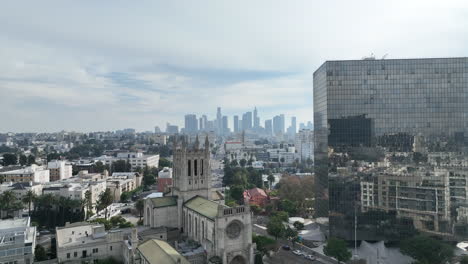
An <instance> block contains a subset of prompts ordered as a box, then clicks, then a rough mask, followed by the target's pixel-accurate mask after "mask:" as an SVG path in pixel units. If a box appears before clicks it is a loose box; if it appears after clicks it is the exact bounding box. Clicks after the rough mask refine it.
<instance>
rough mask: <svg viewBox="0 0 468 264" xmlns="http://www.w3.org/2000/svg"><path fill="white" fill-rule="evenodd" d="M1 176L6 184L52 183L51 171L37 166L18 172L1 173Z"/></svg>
mask: <svg viewBox="0 0 468 264" xmlns="http://www.w3.org/2000/svg"><path fill="white" fill-rule="evenodd" d="M0 176H1V177H3V181H5V182H37V183H45V182H49V181H50V172H49V170H48V169H45V168H44V167H42V166H38V165H36V164H33V165H31V166H29V167H26V168H22V169H18V170H11V171H5V172H0Z"/></svg>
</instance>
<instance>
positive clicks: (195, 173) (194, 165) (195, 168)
mask: <svg viewBox="0 0 468 264" xmlns="http://www.w3.org/2000/svg"><path fill="white" fill-rule="evenodd" d="M193 174H194V175H195V176H197V175H198V160H194V161H193Z"/></svg>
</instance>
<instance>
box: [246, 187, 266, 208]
mask: <svg viewBox="0 0 468 264" xmlns="http://www.w3.org/2000/svg"><path fill="white" fill-rule="evenodd" d="M268 200H269V199H268V195H267V194H266V192H265V191H264V190H262V189H260V188H253V189H250V190H245V191H244V201H246V202H247V203H249V204H251V205H252V204H255V205H257V206H265V205H266V204H267V203H268Z"/></svg>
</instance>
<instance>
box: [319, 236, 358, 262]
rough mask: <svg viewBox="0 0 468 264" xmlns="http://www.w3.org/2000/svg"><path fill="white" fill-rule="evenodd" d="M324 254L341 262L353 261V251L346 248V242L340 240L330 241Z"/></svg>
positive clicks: (332, 239) (331, 239) (324, 249)
mask: <svg viewBox="0 0 468 264" xmlns="http://www.w3.org/2000/svg"><path fill="white" fill-rule="evenodd" d="M323 253H325V255H327V256H330V257H334V258H336V259H337V260H339V261H345V262H346V261H348V260H349V259H351V251H349V250H348V248H347V247H346V242H345V241H344V240H341V239H338V238H330V239H328V241H327V245H326V246H325V247H324V248H323Z"/></svg>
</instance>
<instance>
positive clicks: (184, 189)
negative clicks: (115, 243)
mask: <svg viewBox="0 0 468 264" xmlns="http://www.w3.org/2000/svg"><path fill="white" fill-rule="evenodd" d="M178 141H179V140H178V139H177V138H176V140H175V142H174V151H173V157H174V158H173V164H174V166H173V186H172V188H171V191H170V193H169V194H167V195H166V196H164V197H158V198H148V199H146V200H145V219H144V224H145V226H150V227H151V228H160V227H168V228H178V230H179V232H180V237H182V238H186V239H191V240H194V241H196V242H198V243H200V244H201V245H202V247H203V248H204V249H205V251H206V252H207V256H208V259H211V258H213V257H215V258H219V259H221V260H222V263H227V264H253V263H254V260H253V253H254V252H253V251H254V246H253V244H252V215H251V212H250V207H249V206H248V205H243V206H237V207H228V206H226V205H225V204H224V199H223V197H222V196H221V195H219V193H218V192H217V191H215V190H213V189H212V188H211V166H210V145H209V141H208V137H207V138H206V139H205V144H204V148H200V146H199V145H200V143H199V141H198V137H197V138H196V140H195V144H194V145H193V146H190V147H189V146H188V143H187V141H186V139H185V138H184V137H183V138H182V140H181V142H180V143H179V142H178Z"/></svg>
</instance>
